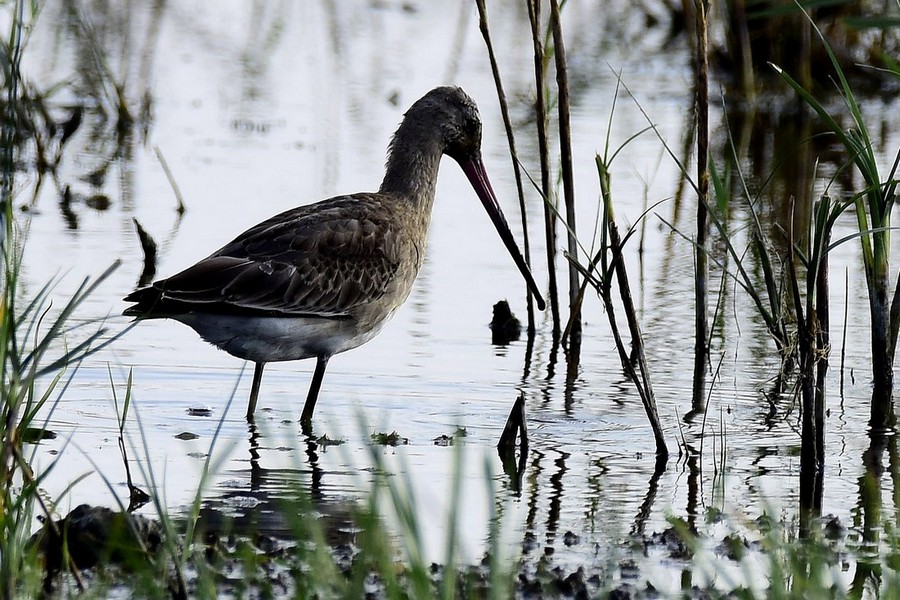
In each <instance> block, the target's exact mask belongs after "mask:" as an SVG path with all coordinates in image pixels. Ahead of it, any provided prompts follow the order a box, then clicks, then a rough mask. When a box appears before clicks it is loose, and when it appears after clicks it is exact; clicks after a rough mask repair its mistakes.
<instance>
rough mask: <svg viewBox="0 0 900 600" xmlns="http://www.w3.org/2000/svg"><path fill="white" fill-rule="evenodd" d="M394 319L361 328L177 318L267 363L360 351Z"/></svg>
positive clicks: (308, 320) (285, 320)
mask: <svg viewBox="0 0 900 600" xmlns="http://www.w3.org/2000/svg"><path fill="white" fill-rule="evenodd" d="M390 317H391V315H388V316H387V317H386V318H384V319H380V320H378V321H377V322H375V323H372V324H371V325H370V326H361V325H360V322H359V321H357V320H356V319H342V320H336V319H323V318H315V317H237V316H231V315H214V314H208V313H186V314H182V315H178V316H176V317H173V318H174V319H176V320H178V321H180V322H182V323H184V324H185V325H188V326H189V327H191V328H193V329H194V330H195V331H196V332H197V333H198V334H199V335H200V337H202V338H203V339H204V340H206V341H207V342H209V343H210V344H213V345H214V346H217V347H218V348H220V349H222V350H224V351H225V352H228V353H229V354H231V355H233V356H237V357H238V358H243V359H244V360H251V361H253V362H262V363H266V362H277V361H284V360H300V359H303V358H312V357H314V356H321V355H325V356H331V355H334V354H337V353H339V352H344V351H346V350H350V349H352V348H356V347H357V346H360V345H362V344H364V343H366V342H368V341H369V340H370V339H372V338H373V337H375V335H376V334H377V333H378V332H379V331H381V328H382V327H383V326H384V324H385V323H386V322H387V321H388V320H389V319H390Z"/></svg>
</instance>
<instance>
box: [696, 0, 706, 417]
mask: <svg viewBox="0 0 900 600" xmlns="http://www.w3.org/2000/svg"><path fill="white" fill-rule="evenodd" d="M707 10H708V5H707V4H706V2H705V0H696V17H697V63H696V64H697V71H696V77H697V97H696V111H697V195H698V199H697V241H696V245H695V248H696V257H697V260H696V273H695V278H694V403H695V404H697V401H698V400H699V399H700V398H702V397H703V389H704V376H705V373H706V362H707V361H706V357H707V343H706V340H707V337H708V336H709V317H708V315H707V304H708V302H709V259H708V256H707V254H706V246H707V241H706V238H707V235H708V225H707V221H708V215H707V212H708V210H707V207H708V206H709V204H708V199H709V60H708V36H707V19H706V15H707Z"/></svg>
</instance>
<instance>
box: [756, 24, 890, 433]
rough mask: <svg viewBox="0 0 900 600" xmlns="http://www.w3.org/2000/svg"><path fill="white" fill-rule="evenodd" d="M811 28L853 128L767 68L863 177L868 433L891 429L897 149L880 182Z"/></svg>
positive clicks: (845, 91)
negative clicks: (868, 333) (868, 340)
mask: <svg viewBox="0 0 900 600" xmlns="http://www.w3.org/2000/svg"><path fill="white" fill-rule="evenodd" d="M807 19H809V21H810V23H811V24H812V26H813V28H814V30H815V32H816V34H817V35H818V37H819V40H820V42H821V44H822V45H823V46H824V48H825V50H826V52H827V53H828V57H829V59H830V60H831V64H832V67H833V68H834V72H835V75H836V76H837V78H838V82H839V88H838V92H839V93H840V94H841V97H842V99H843V101H844V107H845V109H846V111H847V113H848V114H849V116H850V119H851V121H852V127H850V128H845V127H843V126H842V125H841V124H840V122H839V119H838V118H836V117H835V116H833V115H832V114H831V113H830V112H829V111H828V109H826V108H825V106H824V105H823V104H822V103H821V102H820V101H819V100H818V99H816V97H815V96H813V95H812V93H811V92H810V91H809V89H808V88H807V87H805V86H803V85H802V84H801V83H798V82H797V81H796V80H795V79H794V78H793V77H791V76H790V75H789V74H788V73H787V72H785V71H784V70H783V69H782V68H781V67H778V66H777V65H772V66H773V68H774V69H775V70H776V72H777V73H778V74H779V75H781V77H782V78H783V79H784V80H785V81H786V82H787V83H788V85H790V86H791V88H793V89H794V91H795V92H796V93H797V94H798V95H799V96H800V98H801V99H802V100H803V101H804V102H805V103H806V104H807V105H808V106H810V107H811V108H812V109H813V110H814V111H815V112H816V114H818V115H819V118H820V119H821V120H822V122H823V123H824V124H825V125H826V127H827V128H828V129H829V130H830V131H831V133H833V134H834V135H835V137H836V138H837V140H838V142H840V144H841V146H843V148H844V150H845V151H846V152H847V158H848V160H849V161H851V162H852V163H853V164H854V165H855V166H856V169H857V171H859V173H860V175H862V178H863V182H864V183H865V186H864V188H863V189H862V190H860V191H859V192H858V193H857V194H856V195H855V196H854V207H855V210H856V219H857V225H858V227H859V232H860V235H859V239H860V243H861V245H862V257H863V265H864V267H865V274H866V286H867V290H868V295H869V315H870V317H871V327H872V329H871V345H872V376H873V381H874V389H873V394H872V404H871V413H870V421H871V424H872V426H873V427H877V428H885V427H892V426H893V424H894V420H895V418H894V414H893V381H894V366H893V365H894V353H895V350H896V348H897V337H898V333H900V279H898V281H897V282H896V287H895V289H894V291H893V293H892V292H891V290H890V286H891V277H892V276H891V272H890V271H891V269H890V237H891V212H892V209H893V207H894V203H895V202H896V199H897V186H898V183H900V180H898V166H900V149H898V151H897V154H896V156H895V158H894V161H893V164H892V166H891V169H890V172H889V173H888V175H887V177H884V178H883V177H882V176H881V174H880V172H879V168H878V157H877V156H876V155H875V147H874V145H873V143H872V139H871V136H870V135H869V130H868V127H867V125H866V120H865V117H864V116H863V114H862V111H861V109H860V106H859V103H858V101H857V100H856V97H855V95H854V91H853V88H852V87H851V86H850V83H849V82H848V80H847V77H846V75H845V73H844V71H843V69H842V68H841V65H840V63H839V61H838V59H837V57H836V56H835V54H834V51H833V50H832V49H831V46H830V45H829V44H828V42H827V40H826V39H825V37H824V36H823V35H822V32H821V31H820V30H819V28H818V27H816V26H815V23H813V22H812V20H811V19H810V17H809V16H808V15H807Z"/></svg>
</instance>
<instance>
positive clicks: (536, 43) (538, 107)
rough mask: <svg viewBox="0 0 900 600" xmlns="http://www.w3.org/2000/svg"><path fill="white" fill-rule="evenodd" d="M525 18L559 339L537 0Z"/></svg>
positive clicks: (553, 220) (555, 331)
mask: <svg viewBox="0 0 900 600" xmlns="http://www.w3.org/2000/svg"><path fill="white" fill-rule="evenodd" d="M528 20H529V22H530V24H531V41H532V45H533V47H534V81H535V88H536V90H537V94H536V97H535V111H536V113H537V136H538V154H539V155H540V161H541V195H542V196H543V198H544V204H543V206H544V234H545V236H546V241H547V274H548V277H549V292H548V295H549V296H550V298H549V300H550V314H551V317H552V320H553V339H554V340H559V333H560V319H559V291H558V289H557V283H556V217H555V215H554V213H555V211H554V210H553V206H551V203H553V190H552V188H551V185H550V146H549V142H548V140H547V107H546V104H545V94H544V88H545V85H544V83H545V74H544V45H543V42H542V41H541V33H540V26H541V4H540V0H528Z"/></svg>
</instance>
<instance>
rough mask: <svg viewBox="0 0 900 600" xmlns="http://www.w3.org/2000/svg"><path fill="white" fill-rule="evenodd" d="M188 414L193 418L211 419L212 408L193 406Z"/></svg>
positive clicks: (188, 410)
mask: <svg viewBox="0 0 900 600" xmlns="http://www.w3.org/2000/svg"><path fill="white" fill-rule="evenodd" d="M187 414H189V415H190V416H192V417H211V416H212V408H210V407H209V406H191V407H189V408H188V409H187Z"/></svg>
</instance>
